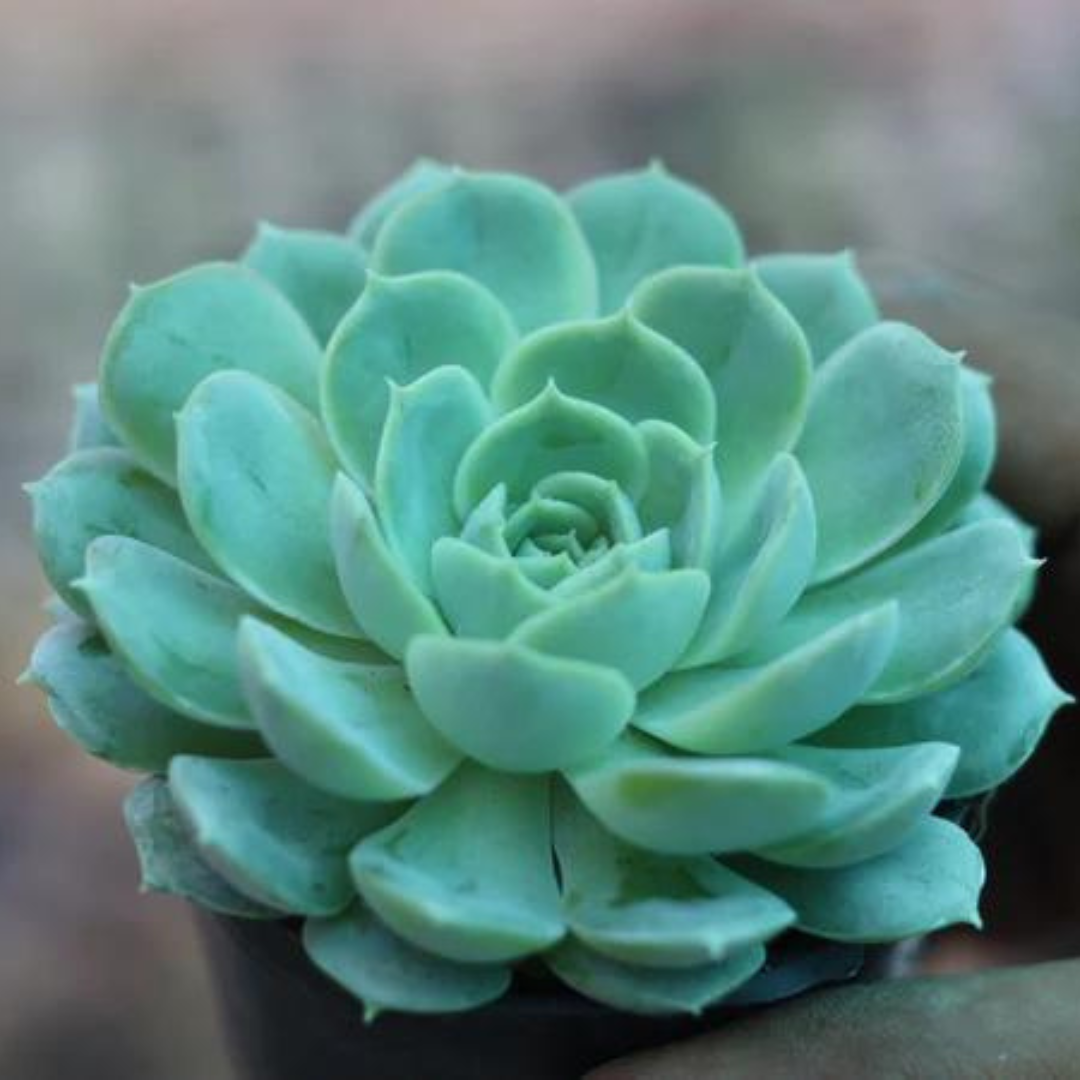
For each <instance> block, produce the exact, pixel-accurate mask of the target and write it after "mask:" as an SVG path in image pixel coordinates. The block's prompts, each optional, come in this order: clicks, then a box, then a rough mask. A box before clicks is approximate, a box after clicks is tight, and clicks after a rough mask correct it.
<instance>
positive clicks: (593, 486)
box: [533, 425, 678, 544]
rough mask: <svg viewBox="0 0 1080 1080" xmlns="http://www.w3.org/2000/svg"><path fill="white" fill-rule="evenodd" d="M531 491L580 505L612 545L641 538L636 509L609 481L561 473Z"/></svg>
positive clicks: (541, 481) (573, 473) (588, 474)
mask: <svg viewBox="0 0 1080 1080" xmlns="http://www.w3.org/2000/svg"><path fill="white" fill-rule="evenodd" d="M665 426H666V425H665ZM670 430H673V431H677V430H678V429H677V428H671V429H670ZM533 490H534V493H535V495H536V496H537V497H542V498H549V499H562V500H564V501H566V502H570V503H573V504H574V505H575V506H580V507H581V508H582V509H584V510H586V511H587V512H588V513H589V514H590V515H591V516H592V517H593V519H594V520H595V521H597V522H598V523H599V524H600V527H601V529H602V530H603V531H604V533H605V534H606V535H608V536H610V537H611V539H612V541H613V542H615V543H625V544H630V543H633V542H634V541H636V540H640V539H641V535H642V530H641V522H640V521H639V520H638V512H637V508H635V506H634V504H633V502H631V500H630V499H629V498H628V497H627V495H626V493H625V492H624V491H623V490H622V489H621V488H620V487H619V485H618V484H616V483H615V482H614V481H613V480H604V479H601V478H600V477H599V476H593V475H592V474H591V473H586V472H561V473H554V474H552V475H550V476H545V477H543V479H541V480H540V481H538V482H537V484H536V487H535V488H534V489H533Z"/></svg>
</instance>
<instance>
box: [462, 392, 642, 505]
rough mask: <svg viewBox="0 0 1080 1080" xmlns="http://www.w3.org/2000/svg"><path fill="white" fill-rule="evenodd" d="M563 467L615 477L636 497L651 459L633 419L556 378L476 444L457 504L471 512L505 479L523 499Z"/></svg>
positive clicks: (515, 498)
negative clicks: (567, 389)
mask: <svg viewBox="0 0 1080 1080" xmlns="http://www.w3.org/2000/svg"><path fill="white" fill-rule="evenodd" d="M562 472H586V473H592V474H593V475H595V476H599V477H602V478H605V479H608V480H614V481H615V482H616V483H617V484H618V485H619V486H620V487H621V488H622V490H623V491H625V492H626V493H627V494H628V495H629V496H630V497H631V498H636V497H637V496H639V495H640V494H641V492H642V490H643V489H644V487H645V482H646V479H647V476H648V459H647V457H646V453H645V444H644V442H643V440H642V437H641V434H640V433H639V432H638V430H637V429H636V428H635V427H634V426H633V425H632V424H630V423H629V422H627V421H626V420H624V419H623V418H622V417H621V416H618V415H617V414H616V413H613V412H611V411H610V410H609V409H605V408H603V407H602V406H600V405H594V404H592V403H591V402H587V401H579V400H578V399H576V398H572V397H568V396H567V395H565V394H563V393H562V392H561V391H560V390H559V389H558V387H556V386H555V385H554V384H551V383H549V384H548V386H547V387H546V388H545V389H544V390H543V391H541V393H539V394H538V395H537V396H536V397H535V398H533V399H532V401H530V402H528V403H527V404H525V405H522V406H521V407H520V408H517V409H514V410H513V412H509V413H507V414H506V415H505V416H501V417H499V419H498V420H496V421H495V422H494V423H493V424H492V425H491V426H490V427H488V428H487V430H485V431H484V432H483V434H481V435H480V437H479V438H478V439H477V440H476V441H475V442H474V443H473V444H472V446H470V447H469V449H468V450H467V451H466V453H465V456H464V458H463V459H462V461H461V465H460V467H459V468H458V473H457V480H456V481H455V485H454V505H455V507H456V509H457V512H458V515H459V516H460V517H465V516H466V515H467V514H468V512H469V511H470V510H471V509H472V508H473V507H474V506H476V505H477V503H479V502H480V500H481V499H483V498H484V497H485V496H486V495H487V494H488V493H489V492H490V491H491V490H492V489H493V488H495V487H496V486H497V485H499V484H504V485H505V486H506V494H507V498H508V499H509V500H510V502H512V503H515V504H516V503H518V502H521V501H522V500H523V499H525V498H527V497H528V495H529V494H530V492H531V491H532V489H533V487H534V485H535V484H536V483H537V481H539V480H542V479H543V478H544V477H545V476H550V475H551V474H552V473H562Z"/></svg>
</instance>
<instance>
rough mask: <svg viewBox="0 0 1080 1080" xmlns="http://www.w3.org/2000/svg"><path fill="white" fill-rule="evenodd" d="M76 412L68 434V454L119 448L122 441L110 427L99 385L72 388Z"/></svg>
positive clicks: (76, 385) (87, 384)
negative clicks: (103, 410)
mask: <svg viewBox="0 0 1080 1080" xmlns="http://www.w3.org/2000/svg"><path fill="white" fill-rule="evenodd" d="M71 396H72V397H73V398H74V400H75V411H74V415H73V416H72V418H71V430H70V431H69V433H68V452H69V453H72V454H74V453H76V452H77V451H79V450H96V449H98V448H99V447H102V446H119V445H120V439H119V438H118V437H117V434H116V432H115V431H113V430H112V428H110V427H109V424H108V421H107V420H106V419H105V414H104V413H103V412H102V411H101V402H100V401H99V400H98V388H97V383H76V384H75V385H74V386H73V387H72V388H71Z"/></svg>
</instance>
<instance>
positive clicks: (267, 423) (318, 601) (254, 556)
mask: <svg viewBox="0 0 1080 1080" xmlns="http://www.w3.org/2000/svg"><path fill="white" fill-rule="evenodd" d="M177 430H178V433H179V437H178V452H177V472H178V475H179V480H180V497H181V499H182V501H183V504H184V510H185V511H186V512H187V517H188V521H189V522H190V523H191V527H192V529H193V530H194V531H195V535H196V536H197V537H198V538H199V539H200V541H201V542H202V544H203V546H204V547H205V548H206V550H207V551H209V552H210V553H211V554H212V555H213V556H214V558H215V560H216V561H217V563H218V565H219V566H221V567H222V568H223V569H224V570H225V571H226V573H228V575H229V576H230V577H231V578H232V579H233V580H234V581H236V582H237V583H238V584H239V585H241V586H242V587H243V588H244V590H245V591H246V592H248V593H249V594H250V595H252V596H254V597H255V598H256V599H257V600H259V601H260V602H262V603H264V604H266V606H267V607H269V608H272V609H273V610H274V611H277V612H280V613H281V614H282V615H287V616H289V617H290V618H295V619H298V620H299V621H300V622H303V623H306V624H307V625H308V626H311V627H314V628H315V629H317V630H322V631H324V632H326V633H330V634H342V635H346V636H355V637H359V632H358V630H357V628H356V623H355V622H354V621H353V618H352V616H351V614H350V613H349V608H348V606H347V605H346V603H345V598H344V597H343V596H342V594H341V587H340V585H339V584H338V578H337V572H336V570H335V568H334V557H333V552H332V551H331V549H330V539H329V535H328V534H329V527H328V522H329V519H330V517H329V515H330V489H331V486H332V485H333V481H334V473H335V470H336V465H335V462H334V456H333V453H332V452H331V450H330V447H329V446H328V445H327V443H326V440H325V438H324V437H323V434H322V430H321V429H320V427H319V424H318V422H317V421H316V420H315V418H314V417H313V416H312V415H311V414H310V413H308V412H305V411H304V410H303V409H301V408H300V406H298V405H297V404H296V403H295V402H294V401H293V400H292V399H291V398H289V397H287V396H286V395H285V394H283V393H281V391H279V390H278V389H277V388H276V387H273V386H271V385H270V384H269V383H267V382H264V381H263V380H262V379H259V378H256V377H255V376H253V375H248V374H246V373H244V372H238V371H228V372H221V373H219V374H217V375H214V376H211V377H210V378H208V379H206V380H205V381H204V382H202V383H200V384H199V387H198V388H197V389H196V390H195V392H194V393H193V394H192V395H191V397H190V398H188V401H187V404H186V405H185V406H184V408H183V410H182V411H181V412H180V415H179V417H178V418H177Z"/></svg>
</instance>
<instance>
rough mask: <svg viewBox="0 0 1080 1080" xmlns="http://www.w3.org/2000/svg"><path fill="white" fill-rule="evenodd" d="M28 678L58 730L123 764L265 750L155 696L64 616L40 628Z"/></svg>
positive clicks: (155, 767) (161, 763) (86, 627)
mask: <svg viewBox="0 0 1080 1080" xmlns="http://www.w3.org/2000/svg"><path fill="white" fill-rule="evenodd" d="M26 677H27V679H28V680H29V681H31V682H33V683H35V684H36V685H37V686H40V687H41V688H42V689H43V690H44V691H45V693H46V694H47V695H48V700H49V709H50V711H51V713H52V715H53V719H55V721H56V723H57V726H58V727H59V728H60V729H61V730H62V731H64V732H66V733H67V734H68V735H70V736H71V737H72V738H73V739H74V740H75V741H76V742H78V743H79V744H80V745H81V746H82V747H83V749H84V750H86V751H87V752H88V753H90V754H93V755H94V756H95V757H100V758H103V759H104V760H105V761H108V762H111V763H112V764H113V765H117V766H119V767H120V768H122V769H136V770H139V771H143V772H164V770H165V769H166V768H167V767H168V764H169V760H170V758H172V757H173V755H174V754H210V755H213V756H215V757H254V756H257V755H258V754H261V753H265V752H266V751H265V748H264V747H263V746H262V743H261V742H260V741H259V739H258V738H257V737H256V736H254V735H249V734H247V733H246V732H239V731H229V730H227V729H225V728H220V727H213V726H211V725H209V724H201V723H198V722H197V721H194V720H190V719H188V718H187V717H186V716H181V715H180V714H179V713H176V712H174V711H173V710H172V709H169V708H167V707H166V706H164V705H162V704H161V703H160V702H158V701H156V700H154V698H152V697H150V696H149V695H148V694H147V693H146V692H145V691H144V690H142V689H141V688H140V687H139V686H137V685H136V684H135V683H133V682H132V681H131V679H130V678H129V677H128V674H127V672H126V671H125V669H124V665H123V663H122V662H121V661H120V660H118V659H117V658H116V657H115V656H114V655H113V654H112V653H111V652H110V651H109V647H108V645H107V644H106V642H105V641H104V639H102V638H101V637H100V636H99V635H98V633H97V631H96V629H95V628H94V627H93V626H92V625H90V624H88V623H84V622H80V621H77V620H66V621H64V622H62V623H60V624H58V625H57V626H54V627H53V628H52V629H51V630H49V631H48V632H47V633H46V634H45V635H43V636H42V637H41V638H40V640H39V641H38V643H37V645H36V646H35V647H34V653H33V656H31V658H30V667H29V669H28V670H27V675H26Z"/></svg>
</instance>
